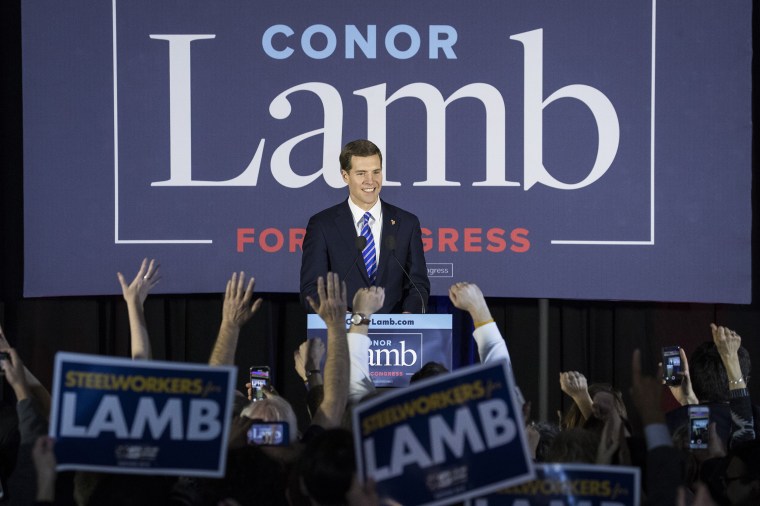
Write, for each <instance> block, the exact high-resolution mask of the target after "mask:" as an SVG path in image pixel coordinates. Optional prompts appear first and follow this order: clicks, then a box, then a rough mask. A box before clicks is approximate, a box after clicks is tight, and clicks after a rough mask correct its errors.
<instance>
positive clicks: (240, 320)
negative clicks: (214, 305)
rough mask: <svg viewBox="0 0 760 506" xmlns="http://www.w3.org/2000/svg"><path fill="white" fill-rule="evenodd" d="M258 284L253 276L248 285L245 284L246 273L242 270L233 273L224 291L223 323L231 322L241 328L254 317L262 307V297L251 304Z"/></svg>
mask: <svg viewBox="0 0 760 506" xmlns="http://www.w3.org/2000/svg"><path fill="white" fill-rule="evenodd" d="M255 285H256V279H255V278H253V277H251V279H249V280H248V285H247V286H246V284H245V273H244V272H243V271H240V275H239V276H238V274H237V273H236V272H233V273H232V277H231V278H230V279H229V281H227V289H226V291H225V292H224V305H223V306H222V324H225V323H226V324H230V325H233V326H235V327H237V328H241V327H242V326H243V325H245V324H246V322H248V320H250V319H251V317H253V315H254V313H256V311H258V310H259V308H260V307H261V299H256V301H255V302H254V303H253V304H251V299H252V298H253V287H254V286H255Z"/></svg>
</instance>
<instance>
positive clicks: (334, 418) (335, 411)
mask: <svg viewBox="0 0 760 506" xmlns="http://www.w3.org/2000/svg"><path fill="white" fill-rule="evenodd" d="M317 295H318V297H319V302H317V301H315V300H314V299H313V298H312V297H307V301H308V302H309V305H310V306H311V308H312V309H313V310H314V312H315V313H317V314H318V315H319V316H320V317H321V318H322V320H323V321H324V322H325V324H326V325H327V358H326V359H325V370H324V387H323V388H324V398H323V400H322V403H321V404H320V406H319V409H318V410H317V412H316V413H315V414H314V417H313V418H312V423H313V424H314V425H319V426H321V427H323V428H325V429H329V428H333V427H338V426H340V423H341V420H342V418H343V412H344V411H345V409H346V402H347V399H348V378H349V368H350V361H349V359H348V342H347V339H346V307H347V303H346V284H345V283H342V282H341V281H340V279H339V277H338V275H337V274H335V273H334V272H328V273H327V281H325V279H324V278H323V277H321V276H320V277H319V278H318V279H317Z"/></svg>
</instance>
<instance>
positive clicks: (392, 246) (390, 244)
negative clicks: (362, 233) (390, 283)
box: [385, 235, 427, 314]
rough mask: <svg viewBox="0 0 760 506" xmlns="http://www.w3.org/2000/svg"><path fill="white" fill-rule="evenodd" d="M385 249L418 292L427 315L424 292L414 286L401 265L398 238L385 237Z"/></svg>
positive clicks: (423, 312) (423, 310) (423, 311)
mask: <svg viewBox="0 0 760 506" xmlns="http://www.w3.org/2000/svg"><path fill="white" fill-rule="evenodd" d="M385 247H386V248H388V250H389V251H390V252H391V256H392V257H393V259H394V260H395V261H396V263H397V264H398V266H399V267H400V268H401V271H402V272H403V273H404V275H405V276H406V279H408V280H409V282H410V283H411V284H412V286H413V287H414V289H415V290H416V291H417V295H419V296H420V302H421V303H422V314H426V313H427V311H425V298H424V297H423V296H422V292H421V291H420V289H419V288H417V285H415V284H414V281H413V280H412V277H411V276H410V275H409V273H408V272H406V269H404V266H403V265H401V262H399V260H398V257H397V256H396V236H394V235H389V236H386V237H385Z"/></svg>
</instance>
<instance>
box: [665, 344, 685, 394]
mask: <svg viewBox="0 0 760 506" xmlns="http://www.w3.org/2000/svg"><path fill="white" fill-rule="evenodd" d="M681 370H682V369H681V347H680V346H667V347H665V348H663V349H662V379H664V380H665V383H666V384H668V385H680V384H681V380H682V378H681V376H680V375H679V374H678V373H680V372H681Z"/></svg>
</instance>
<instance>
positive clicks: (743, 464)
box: [723, 439, 760, 506]
mask: <svg viewBox="0 0 760 506" xmlns="http://www.w3.org/2000/svg"><path fill="white" fill-rule="evenodd" d="M723 483H724V485H725V494H726V498H728V500H729V503H730V504H731V505H732V506H750V505H753V506H757V505H758V504H760V440H758V439H755V440H754V441H750V442H747V443H744V444H740V445H738V446H736V447H734V448H732V449H731V451H730V452H729V454H728V456H727V457H726V469H725V471H724V472H723Z"/></svg>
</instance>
